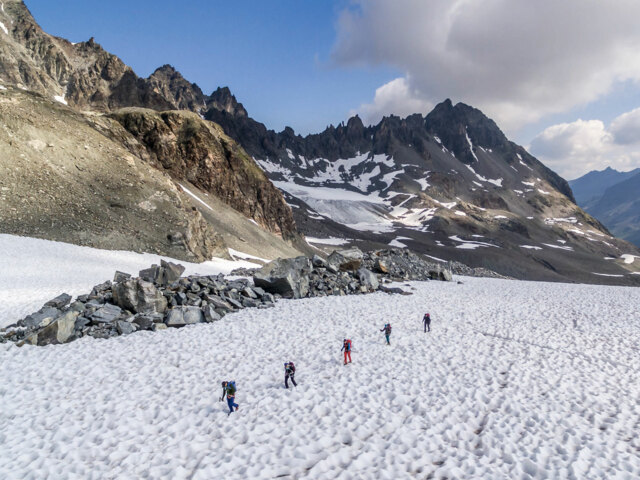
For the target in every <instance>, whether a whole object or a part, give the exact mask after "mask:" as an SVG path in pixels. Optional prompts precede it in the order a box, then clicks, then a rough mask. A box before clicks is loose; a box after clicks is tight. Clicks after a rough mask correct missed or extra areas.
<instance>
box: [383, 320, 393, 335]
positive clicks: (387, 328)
mask: <svg viewBox="0 0 640 480" xmlns="http://www.w3.org/2000/svg"><path fill="white" fill-rule="evenodd" d="M384 331H385V333H386V334H387V335H391V324H390V323H387V325H386V326H385V327H384Z"/></svg>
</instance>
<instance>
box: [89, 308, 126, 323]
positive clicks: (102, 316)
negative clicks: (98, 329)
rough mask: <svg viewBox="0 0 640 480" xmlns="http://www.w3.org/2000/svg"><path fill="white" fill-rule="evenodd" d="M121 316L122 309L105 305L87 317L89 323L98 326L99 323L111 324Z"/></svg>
mask: <svg viewBox="0 0 640 480" xmlns="http://www.w3.org/2000/svg"><path fill="white" fill-rule="evenodd" d="M121 314H122V309H121V308H120V307H118V306H117V305H113V304H111V303H105V305H104V306H103V307H100V308H99V309H97V310H96V311H95V312H93V313H92V314H90V315H88V317H89V318H90V319H91V323H92V324H94V325H99V324H101V323H111V322H113V321H114V320H116V319H117V318H118V317H120V315H121Z"/></svg>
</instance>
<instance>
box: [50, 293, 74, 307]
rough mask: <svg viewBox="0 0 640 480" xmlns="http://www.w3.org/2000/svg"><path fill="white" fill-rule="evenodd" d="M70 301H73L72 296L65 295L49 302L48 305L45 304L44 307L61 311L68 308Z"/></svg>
mask: <svg viewBox="0 0 640 480" xmlns="http://www.w3.org/2000/svg"><path fill="white" fill-rule="evenodd" d="M70 301H71V295H68V294H66V293H63V294H61V295H58V296H57V297H56V298H54V299H52V300H49V301H48V302H47V303H45V304H44V306H45V307H54V308H58V309H60V308H63V307H66V306H67V305H68V304H69V302H70Z"/></svg>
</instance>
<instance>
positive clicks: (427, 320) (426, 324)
mask: <svg viewBox="0 0 640 480" xmlns="http://www.w3.org/2000/svg"><path fill="white" fill-rule="evenodd" d="M422 323H423V324H424V333H427V332H430V331H431V315H429V314H428V313H425V314H424V317H423V318H422Z"/></svg>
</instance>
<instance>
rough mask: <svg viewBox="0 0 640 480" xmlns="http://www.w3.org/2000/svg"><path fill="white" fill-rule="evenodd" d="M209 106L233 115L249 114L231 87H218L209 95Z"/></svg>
mask: <svg viewBox="0 0 640 480" xmlns="http://www.w3.org/2000/svg"><path fill="white" fill-rule="evenodd" d="M207 106H209V107H213V108H215V109H217V110H221V111H224V112H227V113H228V114H230V115H232V116H233V117H247V116H248V114H247V111H246V110H245V108H244V106H243V105H242V104H241V103H239V102H238V101H237V100H236V97H235V95H233V94H232V93H231V90H229V87H218V89H217V90H216V91H214V92H213V93H212V94H211V95H210V96H209V101H208V102H207Z"/></svg>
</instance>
